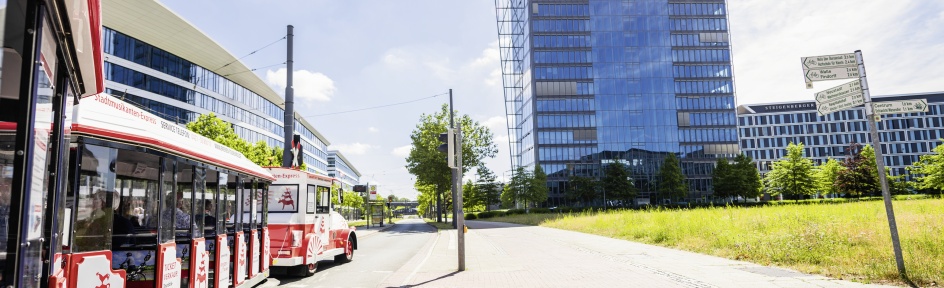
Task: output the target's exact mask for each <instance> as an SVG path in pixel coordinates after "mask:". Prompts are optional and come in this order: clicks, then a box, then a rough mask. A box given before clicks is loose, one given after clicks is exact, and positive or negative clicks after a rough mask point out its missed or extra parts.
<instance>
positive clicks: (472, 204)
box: [462, 180, 484, 211]
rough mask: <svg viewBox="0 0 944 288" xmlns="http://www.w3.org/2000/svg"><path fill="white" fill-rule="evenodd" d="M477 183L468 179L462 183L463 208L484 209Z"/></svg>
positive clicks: (469, 209) (468, 209)
mask: <svg viewBox="0 0 944 288" xmlns="http://www.w3.org/2000/svg"><path fill="white" fill-rule="evenodd" d="M479 193H480V192H479V191H478V187H477V185H475V184H474V183H472V180H468V181H466V182H465V184H464V185H462V209H463V210H465V211H482V210H484V208H483V207H482V200H481V198H480V197H479Z"/></svg>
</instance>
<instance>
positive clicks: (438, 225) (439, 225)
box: [423, 218, 456, 230]
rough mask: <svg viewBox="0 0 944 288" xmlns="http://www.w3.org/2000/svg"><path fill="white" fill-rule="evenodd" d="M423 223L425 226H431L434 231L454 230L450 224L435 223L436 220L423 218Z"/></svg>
mask: <svg viewBox="0 0 944 288" xmlns="http://www.w3.org/2000/svg"><path fill="white" fill-rule="evenodd" d="M423 221H426V224H429V225H433V227H436V229H439V230H455V229H456V228H452V222H442V223H440V222H436V219H429V218H423Z"/></svg>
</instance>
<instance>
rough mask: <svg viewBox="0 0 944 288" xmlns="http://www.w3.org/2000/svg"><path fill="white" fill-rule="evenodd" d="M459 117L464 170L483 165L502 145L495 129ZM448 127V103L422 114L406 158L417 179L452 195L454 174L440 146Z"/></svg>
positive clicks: (463, 116) (466, 117)
mask: <svg viewBox="0 0 944 288" xmlns="http://www.w3.org/2000/svg"><path fill="white" fill-rule="evenodd" d="M456 115H459V114H458V113H456ZM455 119H456V124H457V125H458V127H461V129H462V168H463V169H462V171H468V170H469V169H471V168H473V167H477V166H479V165H481V163H482V160H483V159H485V158H486V157H488V158H493V157H495V154H496V153H498V148H497V146H495V144H494V143H493V142H492V132H491V130H489V129H488V127H485V126H483V125H481V124H479V122H477V121H473V120H472V117H469V115H460V116H458V117H456V118H455ZM448 126H449V106H448V105H446V104H443V105H442V108H441V110H440V111H439V112H436V113H433V114H423V115H420V122H419V123H418V124H416V128H415V129H414V130H413V132H412V133H411V134H410V139H411V141H412V147H411V148H410V155H409V156H407V158H406V162H407V164H406V168H407V170H408V171H409V172H410V174H413V175H414V176H416V182H418V183H420V184H422V185H433V187H435V188H437V191H436V193H440V194H443V196H447V195H449V194H451V193H445V192H446V191H449V188H450V187H452V185H451V184H452V183H451V181H452V177H451V175H452V173H450V169H449V167H448V166H447V163H446V155H444V154H443V153H442V152H439V150H438V149H437V148H438V147H439V144H441V143H440V142H439V134H440V133H443V132H446V127H448ZM460 177H462V175H460ZM443 198H446V197H443ZM444 211H446V210H444Z"/></svg>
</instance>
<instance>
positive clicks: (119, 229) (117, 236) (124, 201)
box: [106, 192, 134, 248]
mask: <svg viewBox="0 0 944 288" xmlns="http://www.w3.org/2000/svg"><path fill="white" fill-rule="evenodd" d="M107 194H112V195H113V196H112V199H121V200H120V201H121V203H118V210H114V211H115V212H114V213H115V215H114V222H112V236H111V242H112V243H111V245H112V248H114V247H121V245H128V244H134V239H133V234H134V223H132V221H131V219H128V217H127V212H128V210H129V206H130V203H129V202H131V201H129V199H128V197H123V198H119V197H117V196H118V195H117V193H114V192H108V193H106V195H107Z"/></svg>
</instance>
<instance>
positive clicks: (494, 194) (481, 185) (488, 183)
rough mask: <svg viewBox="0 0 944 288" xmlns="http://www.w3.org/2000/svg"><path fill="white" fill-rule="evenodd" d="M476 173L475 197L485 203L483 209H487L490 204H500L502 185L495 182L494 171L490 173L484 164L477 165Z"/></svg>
mask: <svg viewBox="0 0 944 288" xmlns="http://www.w3.org/2000/svg"><path fill="white" fill-rule="evenodd" d="M477 173H478V174H479V182H478V183H477V185H476V187H475V191H476V192H478V196H477V197H478V198H479V199H480V200H481V204H482V205H485V211H489V210H490V209H491V208H490V206H491V205H495V204H501V193H502V187H501V185H500V184H499V183H498V182H496V176H495V173H492V171H491V170H489V169H488V168H486V167H485V166H484V165H483V166H479V167H478V171H477Z"/></svg>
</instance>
